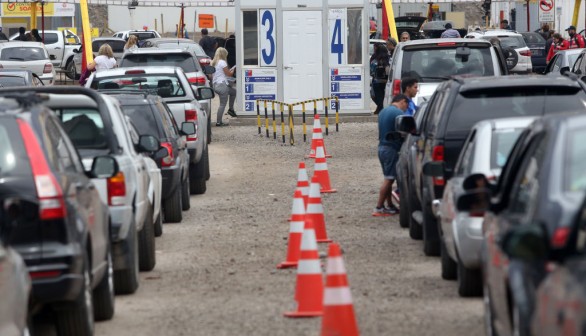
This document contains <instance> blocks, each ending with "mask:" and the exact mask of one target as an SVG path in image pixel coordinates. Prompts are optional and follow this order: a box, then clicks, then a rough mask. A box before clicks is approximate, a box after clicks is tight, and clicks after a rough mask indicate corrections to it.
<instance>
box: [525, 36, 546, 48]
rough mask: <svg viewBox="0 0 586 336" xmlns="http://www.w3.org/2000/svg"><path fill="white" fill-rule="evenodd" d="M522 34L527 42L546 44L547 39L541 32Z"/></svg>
mask: <svg viewBox="0 0 586 336" xmlns="http://www.w3.org/2000/svg"><path fill="white" fill-rule="evenodd" d="M522 35H523V39H524V40H525V42H526V43H540V44H544V45H545V39H544V38H543V36H541V34H539V33H524V34H522Z"/></svg>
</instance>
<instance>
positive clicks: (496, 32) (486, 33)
mask: <svg viewBox="0 0 586 336" xmlns="http://www.w3.org/2000/svg"><path fill="white" fill-rule="evenodd" d="M466 36H475V37H481V36H495V37H499V36H500V37H505V36H521V37H522V36H523V35H521V34H520V33H517V32H516V31H512V30H499V29H496V30H487V31H475V32H470V33H468V35H466Z"/></svg>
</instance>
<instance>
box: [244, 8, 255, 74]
mask: <svg viewBox="0 0 586 336" xmlns="http://www.w3.org/2000/svg"><path fill="white" fill-rule="evenodd" d="M242 27H243V28H244V29H243V32H242V38H243V45H244V48H243V51H244V53H243V54H242V55H243V57H244V65H258V13H257V11H256V10H254V11H243V12H242Z"/></svg>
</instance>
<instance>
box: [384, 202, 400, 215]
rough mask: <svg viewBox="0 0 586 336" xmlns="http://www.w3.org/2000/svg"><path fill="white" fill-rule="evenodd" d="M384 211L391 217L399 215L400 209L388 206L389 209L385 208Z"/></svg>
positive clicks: (392, 205)
mask: <svg viewBox="0 0 586 336" xmlns="http://www.w3.org/2000/svg"><path fill="white" fill-rule="evenodd" d="M384 211H385V212H386V213H388V214H389V216H390V215H396V214H398V213H399V209H398V208H397V207H396V206H395V205H394V204H391V205H390V206H388V207H385V208H384Z"/></svg>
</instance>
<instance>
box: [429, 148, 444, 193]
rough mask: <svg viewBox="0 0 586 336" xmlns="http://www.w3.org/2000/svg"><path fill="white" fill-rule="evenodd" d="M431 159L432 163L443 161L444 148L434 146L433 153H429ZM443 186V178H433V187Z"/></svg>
mask: <svg viewBox="0 0 586 336" xmlns="http://www.w3.org/2000/svg"><path fill="white" fill-rule="evenodd" d="M431 159H432V160H433V161H443V160H444V146H434V147H433V151H432V152H431ZM444 184H445V181H444V178H443V177H434V178H433V185H436V186H443V185H444Z"/></svg>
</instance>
